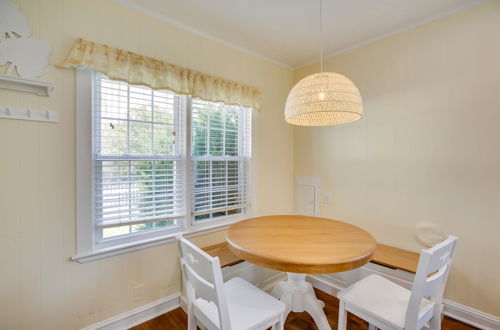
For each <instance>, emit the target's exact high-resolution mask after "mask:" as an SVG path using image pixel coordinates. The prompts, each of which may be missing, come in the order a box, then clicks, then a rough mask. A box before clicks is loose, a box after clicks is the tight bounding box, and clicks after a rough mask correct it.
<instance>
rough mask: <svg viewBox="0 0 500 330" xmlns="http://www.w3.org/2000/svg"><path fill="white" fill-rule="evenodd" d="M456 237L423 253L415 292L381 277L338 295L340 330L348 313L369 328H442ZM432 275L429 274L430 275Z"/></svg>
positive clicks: (419, 263)
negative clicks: (363, 321) (447, 284)
mask: <svg viewBox="0 0 500 330" xmlns="http://www.w3.org/2000/svg"><path fill="white" fill-rule="evenodd" d="M456 241H457V237H455V236H449V237H448V238H447V239H446V240H445V241H443V242H441V243H439V244H437V245H436V246H434V247H432V248H430V249H428V250H422V251H421V253H420V260H419V262H418V268H417V274H416V275H415V279H414V281H413V286H412V290H411V291H410V290H408V289H406V288H403V287H401V286H399V285H397V284H395V283H394V282H391V281H389V280H387V279H386V278H384V277H381V276H378V275H370V276H367V277H365V278H364V279H362V280H360V281H358V282H356V283H354V284H353V285H351V286H350V287H348V288H346V289H343V290H342V291H340V292H339V294H338V295H337V296H338V298H339V300H340V304H339V323H338V325H339V327H338V329H339V330H345V329H346V324H347V312H351V313H352V314H355V315H357V316H359V317H361V318H362V319H364V320H366V321H368V323H370V329H376V328H380V329H391V330H392V329H405V330H420V329H422V328H423V327H424V326H426V325H427V324H428V325H429V329H431V330H436V329H441V312H442V299H443V292H444V287H445V284H446V280H447V278H448V273H449V271H450V267H451V259H452V256H453V252H454V249H455V244H456ZM429 274H430V275H429Z"/></svg>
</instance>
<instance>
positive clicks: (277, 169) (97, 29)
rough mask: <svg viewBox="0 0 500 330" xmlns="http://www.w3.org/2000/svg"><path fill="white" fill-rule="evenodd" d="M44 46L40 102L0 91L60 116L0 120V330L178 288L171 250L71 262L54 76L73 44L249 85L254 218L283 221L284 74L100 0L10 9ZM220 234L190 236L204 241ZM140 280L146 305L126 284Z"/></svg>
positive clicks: (92, 315)
mask: <svg viewBox="0 0 500 330" xmlns="http://www.w3.org/2000/svg"><path fill="white" fill-rule="evenodd" d="M15 2H16V3H18V4H19V5H20V7H21V10H22V11H23V12H24V13H25V14H26V15H27V16H28V19H29V21H30V22H31V25H32V27H33V30H34V38H36V39H41V40H44V41H47V42H49V43H50V44H51V45H52V47H53V53H52V55H51V57H50V64H51V66H50V67H49V68H48V70H47V71H46V74H45V75H44V76H43V77H42V78H41V79H42V80H44V81H50V82H52V83H53V84H54V87H55V88H54V91H53V92H52V94H51V96H50V97H38V96H35V95H31V94H27V93H17V92H13V91H8V90H0V100H1V101H0V104H1V105H11V106H23V107H25V106H29V107H33V108H41V109H47V110H53V111H58V112H59V115H60V122H59V123H57V124H49V123H36V122H27V121H15V120H0V225H1V231H0V328H1V329H50V330H54V329H76V328H80V327H83V326H85V325H89V324H93V323H95V322H97V321H100V320H103V319H106V318H108V317H111V316H114V315H116V314H119V313H122V312H125V311H128V310H130V309H132V308H134V307H137V306H140V305H143V304H146V303H149V302H151V301H154V300H157V299H159V298H162V297H165V296H167V295H169V294H171V293H174V292H178V291H179V290H180V273H179V269H178V266H177V259H176V249H175V247H174V245H172V244H170V245H164V246H160V247H156V248H151V249H147V250H142V251H139V252H135V253H129V254H126V255H121V256H116V257H111V258H108V259H103V260H99V261H95V262H90V263H87V264H78V263H75V262H70V261H68V258H69V257H71V256H72V255H74V254H75V236H76V232H75V161H74V159H75V125H76V123H75V73H74V71H73V70H65V69H58V68H55V67H54V66H53V65H54V64H56V63H58V62H59V61H61V60H62V58H63V57H64V56H65V55H66V54H67V52H68V50H69V47H70V45H71V44H72V42H73V41H74V39H75V38H77V37H83V38H86V39H89V40H93V41H96V42H100V43H105V44H109V45H112V46H115V47H120V48H123V49H127V50H131V51H134V52H138V53H141V54H145V55H149V56H153V57H156V58H159V59H162V60H166V61H169V62H171V63H175V64H178V65H182V66H186V67H189V68H192V69H196V70H200V71H203V72H206V73H210V74H215V75H218V76H222V77H225V78H228V79H233V80H236V81H239V82H243V83H249V84H253V85H255V86H257V87H259V88H260V89H261V90H262V92H263V105H264V108H263V109H262V111H261V112H260V113H257V114H256V115H255V117H256V118H255V121H254V133H255V134H254V135H255V137H254V141H253V151H254V156H255V164H254V170H255V172H254V178H255V180H254V186H253V188H254V191H258V192H259V194H258V195H257V197H256V198H255V200H254V202H253V208H254V211H255V213H256V214H271V213H290V212H291V209H292V199H293V198H292V191H293V144H292V142H293V130H292V128H291V127H290V126H288V125H287V124H286V123H285V122H284V120H283V113H282V112H283V108H284V101H285V98H286V95H287V93H288V91H289V89H290V87H291V84H292V72H291V71H290V70H288V69H285V68H282V67H278V66H276V65H274V64H270V63H268V62H266V61H263V60H261V59H258V58H255V57H252V56H249V55H246V54H243V53H241V52H238V51H236V50H234V49H231V48H228V47H226V46H223V45H221V44H218V43H215V42H213V41H210V40H207V39H203V38H201V37H198V36H196V35H193V34H191V33H188V32H186V31H183V30H180V29H177V28H175V27H172V26H170V25H167V24H165V23H162V22H160V21H157V20H154V19H152V18H150V17H146V16H143V15H141V14H138V13H136V12H133V11H131V10H129V9H127V8H125V7H123V6H121V5H118V4H116V3H114V2H111V1H109V0H106V1H102V0H101V1H100V0H92V1H88V0H79V1H77V0H43V1H41V0H39V1H35V0H31V1H30V0H24V1H15ZM223 239H224V233H223V232H219V233H214V234H210V235H207V236H205V237H197V238H196V239H194V241H195V242H196V243H198V244H202V245H207V244H210V243H215V242H218V241H222V240H223ZM141 283H144V284H145V287H144V288H145V299H144V300H142V301H139V302H136V301H134V298H133V293H132V288H133V287H134V286H135V285H138V284H141Z"/></svg>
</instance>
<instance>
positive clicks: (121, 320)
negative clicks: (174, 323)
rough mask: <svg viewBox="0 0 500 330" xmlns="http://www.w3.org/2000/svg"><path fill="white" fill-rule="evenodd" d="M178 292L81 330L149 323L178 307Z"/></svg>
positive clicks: (109, 329)
mask: <svg viewBox="0 0 500 330" xmlns="http://www.w3.org/2000/svg"><path fill="white" fill-rule="evenodd" d="M180 296H181V294H180V292H179V293H174V294H172V295H170V296H167V297H165V298H162V299H159V300H157V301H153V302H152V303H149V304H146V305H143V306H140V307H137V308H134V309H132V310H130V311H128V312H125V313H122V314H119V315H116V316H113V317H111V318H109V319H106V320H104V321H101V322H98V323H95V324H92V325H90V326H88V327H85V328H82V330H97V329H99V330H123V329H128V328H131V327H133V326H136V325H138V324H141V323H144V322H146V321H149V320H151V319H153V318H155V317H157V316H160V315H161V314H165V313H167V312H170V311H171V310H173V309H175V308H177V307H179V306H180Z"/></svg>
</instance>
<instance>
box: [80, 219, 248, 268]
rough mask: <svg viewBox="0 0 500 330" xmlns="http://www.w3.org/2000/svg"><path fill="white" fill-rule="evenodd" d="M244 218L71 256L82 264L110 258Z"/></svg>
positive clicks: (206, 231) (207, 232) (193, 235)
mask: <svg viewBox="0 0 500 330" xmlns="http://www.w3.org/2000/svg"><path fill="white" fill-rule="evenodd" d="M241 220H243V219H242V218H241V217H238V218H236V219H231V220H230V221H224V222H223V223H217V224H211V225H200V226H199V227H194V228H192V229H191V230H186V231H183V232H177V233H173V234H170V235H167V236H162V237H155V238H152V239H148V240H143V241H138V242H133V243H128V244H123V245H118V246H113V247H110V248H106V249H100V250H96V251H94V252H91V253H87V254H81V255H76V256H74V257H71V261H76V262H79V263H81V264H83V263H87V262H91V261H95V260H99V259H103V258H108V257H112V256H116V255H120V254H125V253H129V252H134V251H139V250H143V249H147V248H151V247H155V246H159V245H163V244H169V243H172V242H174V241H175V237H176V236H178V235H182V236H184V237H186V238H190V237H196V236H200V235H206V234H210V233H213V232H217V231H221V230H224V229H226V228H227V227H229V226H230V225H232V224H233V223H236V222H239V221H241Z"/></svg>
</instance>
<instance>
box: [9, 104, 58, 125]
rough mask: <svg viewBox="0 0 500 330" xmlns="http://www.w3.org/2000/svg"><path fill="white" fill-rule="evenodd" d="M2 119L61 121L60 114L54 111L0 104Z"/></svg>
mask: <svg viewBox="0 0 500 330" xmlns="http://www.w3.org/2000/svg"><path fill="white" fill-rule="evenodd" d="M0 119H19V120H33V121H46V122H51V123H57V122H58V121H59V114H58V113H57V112H54V111H45V110H33V109H30V108H14V107H5V106H4V107H2V106H0Z"/></svg>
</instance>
